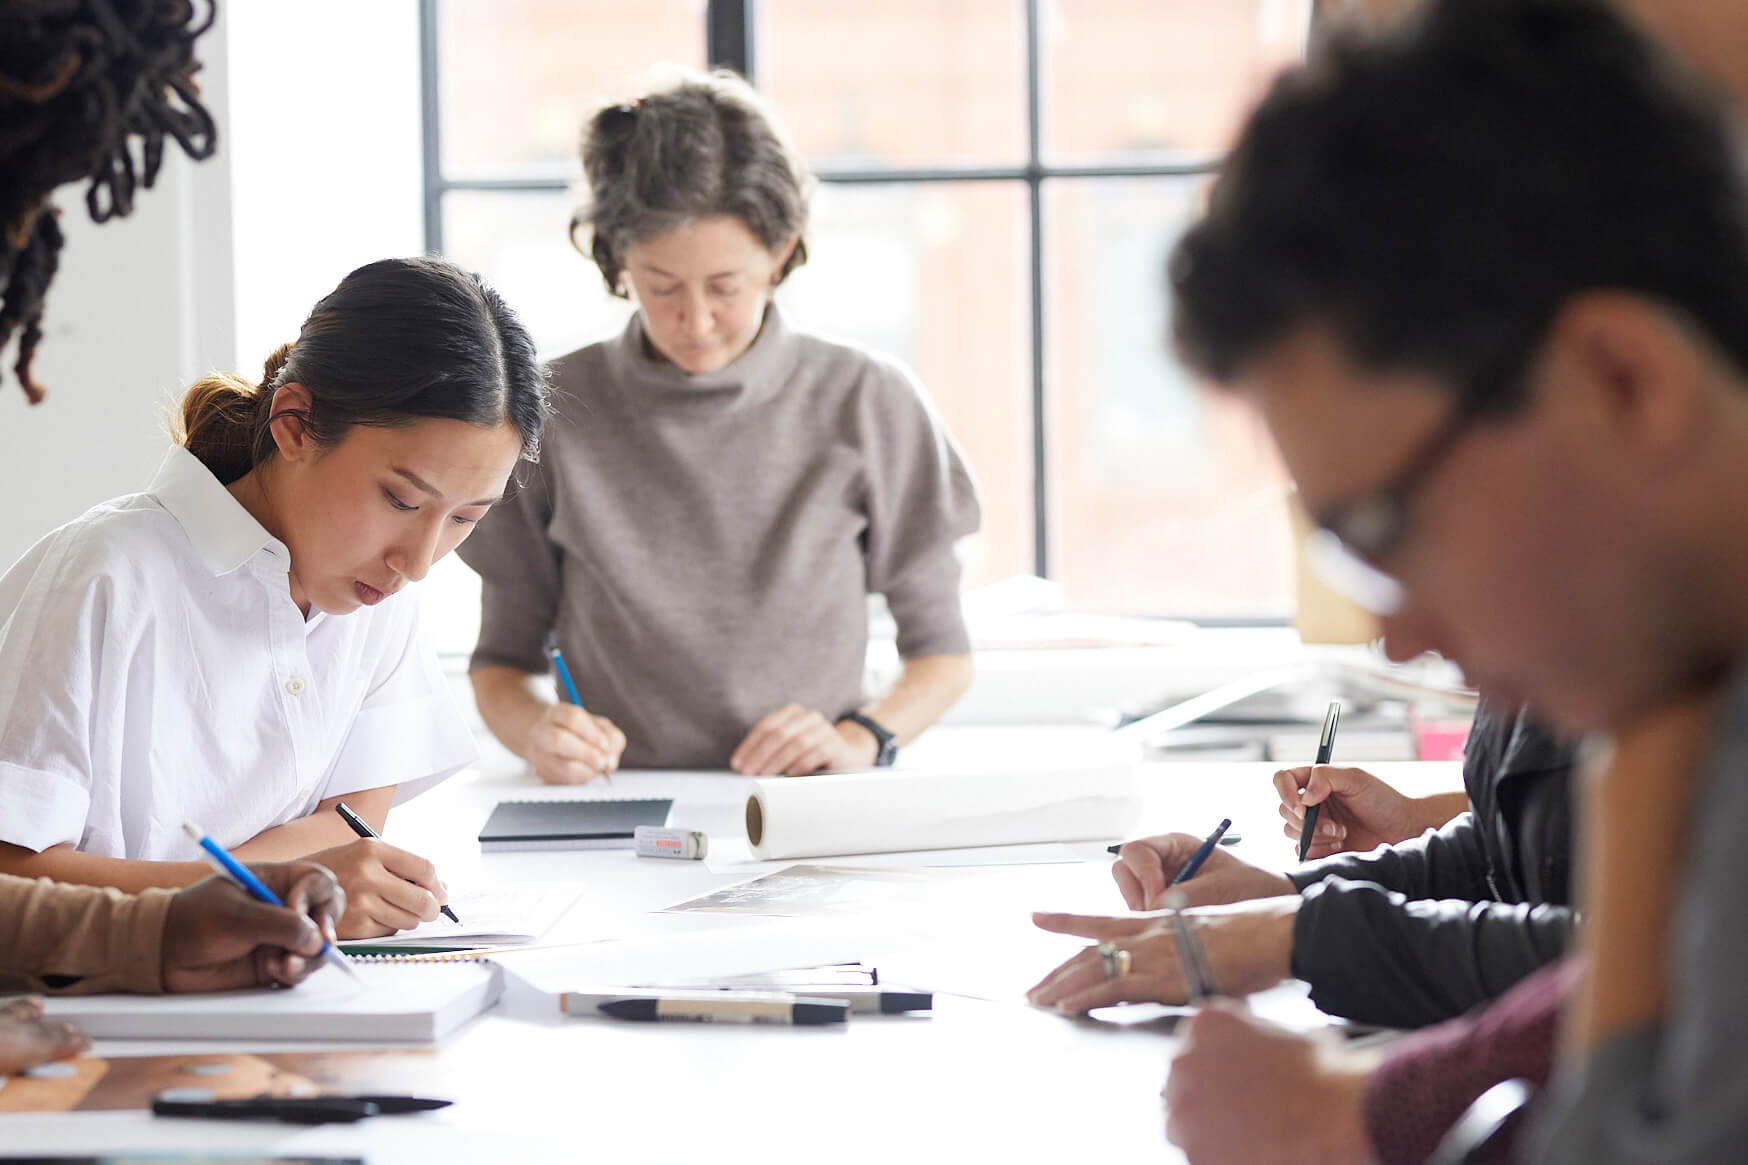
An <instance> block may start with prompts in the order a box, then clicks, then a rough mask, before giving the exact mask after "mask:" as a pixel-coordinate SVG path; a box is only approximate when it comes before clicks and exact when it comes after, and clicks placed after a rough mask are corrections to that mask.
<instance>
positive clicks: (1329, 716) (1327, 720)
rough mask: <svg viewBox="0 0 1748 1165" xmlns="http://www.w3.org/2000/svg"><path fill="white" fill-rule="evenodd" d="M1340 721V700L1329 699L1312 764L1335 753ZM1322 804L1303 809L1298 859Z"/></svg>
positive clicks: (1308, 848) (1302, 855)
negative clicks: (1303, 817) (1336, 731)
mask: <svg viewBox="0 0 1748 1165" xmlns="http://www.w3.org/2000/svg"><path fill="white" fill-rule="evenodd" d="M1339 723H1341V701H1339V700H1331V701H1329V711H1328V712H1327V713H1325V714H1324V717H1323V735H1322V736H1319V737H1318V738H1317V760H1316V761H1315V762H1314V764H1319V765H1326V764H1328V763H1329V758H1330V757H1331V756H1333V755H1334V753H1335V726H1336V725H1337V724H1339ZM1322 807H1323V806H1322V804H1321V802H1320V803H1318V804H1316V805H1310V806H1307V807H1306V809H1305V824H1304V825H1303V826H1301V827H1300V829H1299V860H1300V861H1304V860H1305V855H1306V854H1308V853H1310V852H1311V836H1312V834H1314V833H1316V832H1317V811H1318V810H1319V809H1321V808H1322Z"/></svg>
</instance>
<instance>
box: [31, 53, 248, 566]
mask: <svg viewBox="0 0 1748 1165" xmlns="http://www.w3.org/2000/svg"><path fill="white" fill-rule="evenodd" d="M203 44H205V45H206V51H205V52H203V53H202V58H203V60H204V61H205V64H206V68H205V71H204V72H203V73H202V75H201V83H202V86H203V88H204V89H205V91H206V92H207V94H208V95H209V96H210V97H211V99H212V107H213V109H214V111H215V114H217V115H218V116H219V120H220V134H221V139H220V140H221V143H222V142H223V140H224V138H223V136H222V135H223V134H224V131H225V126H224V124H223V110H224V105H225V93H226V84H225V83H226V79H227V74H228V61H227V54H226V53H225V52H224V47H223V30H222V29H215V30H213V32H211V33H209V34H208V36H207V40H206V42H203ZM221 149H222V145H221ZM164 159H165V160H164V167H163V170H162V171H161V172H160V174H159V177H158V183H157V185H156V186H155V187H154V188H153V189H151V190H147V191H141V192H140V194H139V197H138V200H137V201H136V203H135V209H134V213H133V215H132V216H131V217H129V218H127V219H122V220H116V221H111V222H109V223H107V224H105V225H103V226H101V227H100V226H97V225H95V224H94V223H92V222H91V220H90V218H89V216H88V215H87V214H86V212H85V205H84V194H85V188H84V184H83V183H80V184H78V185H73V186H65V187H62V188H61V190H60V191H59V192H58V193H57V194H56V196H55V198H54V203H55V205H56V206H57V207H59V208H60V210H61V212H62V214H61V229H62V230H63V232H64V233H65V234H66V236H67V244H66V247H65V248H64V249H63V250H62V252H61V266H60V274H59V275H58V276H57V277H56V279H55V282H54V284H53V285H52V286H51V287H50V289H49V297H48V302H47V308H46V311H45V315H44V320H43V330H44V333H45V335H44V338H43V343H42V346H41V347H40V348H39V349H38V353H37V361H36V375H37V379H38V380H39V381H40V382H41V383H42V384H44V385H45V386H46V387H47V388H48V392H49V396H48V399H47V400H46V401H44V402H43V403H42V404H41V405H39V406H37V407H35V408H30V407H29V406H27V405H26V404H25V401H24V394H23V393H22V392H20V391H19V390H18V389H17V388H16V387H15V386H13V385H12V384H11V383H10V382H11V379H12V378H11V375H10V365H11V364H12V362H13V359H14V356H15V350H14V346H8V348H7V350H6V352H5V353H4V359H5V363H6V364H7V365H8V375H7V377H6V380H7V384H6V387H5V388H4V391H0V431H3V432H4V433H5V434H6V437H5V450H6V455H5V456H4V457H3V458H0V496H4V497H7V498H8V499H11V501H10V504H8V505H6V506H4V507H0V560H4V561H6V562H10V561H11V560H12V559H14V558H16V557H18V555H19V554H21V553H23V551H24V550H25V549H26V548H27V547H29V545H30V544H31V543H32V542H34V541H35V540H36V539H37V538H39V537H41V536H42V535H43V534H44V533H46V532H47V531H49V530H50V529H52V528H54V527H55V526H57V525H59V524H60V523H62V522H64V521H66V520H68V519H69V518H72V517H74V516H75V515H77V514H78V513H80V512H81V511H83V510H84V509H86V508H87V507H89V506H91V505H92V504H94V503H96V502H99V501H102V500H103V499H104V498H107V497H112V496H114V495H115V494H119V493H125V492H127V491H129V490H135V489H138V488H140V487H141V486H142V485H143V484H144V483H145V482H146V480H147V479H148V478H149V477H150V475H151V472H152V470H153V469H154V468H155V467H156V465H157V463H158V460H159V459H160V458H161V457H162V456H163V452H164V446H165V436H164V427H163V417H164V407H165V404H166V403H167V402H168V401H169V400H170V399H171V397H172V396H173V394H174V393H175V392H176V390H177V389H178V388H179V387H180V386H182V385H184V384H186V383H187V382H188V381H189V380H190V379H192V378H193V377H194V376H196V375H197V374H198V373H199V372H200V370H201V369H203V368H205V367H207V366H209V365H211V364H215V363H220V364H222V363H228V362H229V361H230V359H231V357H232V353H233V352H234V350H235V347H236V335H235V316H234V313H233V310H232V286H231V252H230V228H229V224H230V173H229V168H228V166H227V165H225V163H224V160H223V159H222V157H221V158H215V159H212V160H210V161H208V162H205V163H202V164H200V165H199V166H195V165H193V164H191V163H189V161H188V160H187V158H186V157H185V156H184V155H183V154H182V153H181V152H180V150H178V149H177V148H176V147H175V146H174V145H171V146H168V147H167V148H166V149H165V151H164Z"/></svg>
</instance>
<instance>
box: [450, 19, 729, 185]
mask: <svg viewBox="0 0 1748 1165" xmlns="http://www.w3.org/2000/svg"><path fill="white" fill-rule="evenodd" d="M437 13H438V49H437V54H438V76H439V79H440V81H441V92H440V100H441V102H442V109H441V118H442V138H443V159H442V164H443V173H444V176H445V177H448V178H482V177H489V178H496V177H510V176H515V177H528V176H530V175H534V176H552V175H560V176H564V177H570V176H573V175H575V174H577V173H578V172H579V169H580V168H579V166H578V163H577V157H576V154H577V136H578V131H579V130H580V129H581V128H582V121H583V117H584V116H585V115H586V114H588V113H589V112H590V111H592V110H593V109H595V108H596V107H597V106H599V105H601V104H602V103H603V102H605V101H607V100H617V99H619V98H620V97H622V96H624V95H625V94H626V92H627V90H628V89H629V88H630V87H632V86H633V85H634V84H635V83H636V79H637V77H638V76H639V75H640V74H642V73H643V72H644V71H646V70H648V69H649V68H650V67H651V66H653V65H656V64H658V63H660V62H676V63H679V64H683V65H690V66H693V67H701V66H702V65H703V64H704V0H636V3H632V4H628V3H625V2H624V0H441V2H440V3H439V4H438V6H437Z"/></svg>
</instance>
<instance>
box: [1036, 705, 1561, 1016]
mask: <svg viewBox="0 0 1748 1165" xmlns="http://www.w3.org/2000/svg"><path fill="white" fill-rule="evenodd" d="M1573 753H1574V748H1573V746H1571V745H1569V744H1567V743H1565V742H1563V741H1561V740H1559V739H1558V738H1556V737H1555V736H1554V735H1553V734H1551V733H1550V732H1549V730H1548V729H1546V728H1545V727H1543V726H1542V725H1541V724H1539V723H1537V722H1536V721H1535V720H1534V719H1533V718H1531V717H1530V716H1529V715H1527V714H1526V713H1525V712H1523V711H1521V710H1515V709H1514V710H1506V709H1495V708H1493V707H1490V706H1489V705H1488V704H1487V703H1486V702H1485V701H1483V703H1482V705H1481V707H1480V708H1479V709H1478V710H1477V713H1476V718H1475V725H1474V728H1473V729H1472V730H1471V732H1470V736H1469V745H1468V748H1467V750H1466V753H1465V756H1464V763H1463V782H1464V786H1465V787H1466V789H1467V792H1468V797H1469V804H1470V808H1469V809H1468V811H1466V812H1462V813H1459V814H1457V816H1455V817H1454V818H1452V819H1451V820H1450V821H1449V822H1448V823H1446V824H1445V825H1444V826H1443V827H1441V828H1439V829H1437V830H1432V831H1428V832H1426V833H1424V834H1422V835H1421V836H1419V837H1415V838H1412V839H1410V840H1404V841H1399V842H1397V843H1396V844H1391V845H1383V846H1380V847H1378V848H1376V849H1374V850H1372V851H1371V852H1370V853H1365V854H1354V853H1338V854H1335V855H1334V856H1331V857H1327V858H1323V859H1322V860H1318V861H1312V862H1309V863H1307V864H1306V865H1304V866H1302V867H1300V868H1299V869H1298V870H1296V871H1294V872H1293V873H1291V874H1287V875H1281V874H1275V873H1271V872H1269V871H1267V870H1264V869H1261V868H1259V867H1257V866H1253V865H1251V864H1249V863H1248V862H1245V861H1244V860H1242V859H1240V858H1238V857H1235V856H1233V855H1232V854H1229V853H1225V852H1222V851H1216V852H1215V853H1214V854H1213V855H1211V856H1210V857H1209V859H1208V862H1207V864H1206V865H1204V866H1203V867H1202V869H1201V871H1200V872H1199V873H1198V874H1197V875H1196V876H1195V877H1194V878H1193V879H1191V880H1190V881H1188V882H1186V883H1184V885H1183V886H1182V887H1179V889H1181V890H1183V891H1185V892H1186V900H1187V902H1188V904H1189V905H1190V906H1191V907H1192V910H1191V911H1190V913H1193V914H1195V915H1197V916H1198V917H1197V926H1198V933H1199V935H1200V937H1201V939H1202V941H1203V945H1204V946H1205V947H1206V948H1207V951H1208V956H1209V959H1210V961H1211V962H1212V964H1213V970H1214V975H1215V979H1216V981H1217V983H1218V985H1219V987H1220V990H1221V991H1222V992H1223V993H1225V994H1243V993H1248V992H1250V991H1257V990H1261V989H1262V988H1264V987H1268V986H1272V985H1273V984H1275V983H1277V982H1279V981H1281V980H1282V979H1285V978H1288V977H1294V978H1299V979H1304V980H1305V981H1307V982H1308V983H1309V984H1310V985H1311V998H1312V1001H1313V1002H1315V1003H1316V1004H1317V1006H1318V1007H1319V1008H1321V1009H1322V1010H1324V1011H1326V1012H1328V1013H1330V1014H1332V1015H1340V1016H1346V1017H1348V1018H1350V1019H1353V1020H1357V1021H1360V1022H1363V1023H1375V1024H1383V1025H1387V1026H1390V1027H1421V1026H1424V1025H1427V1024H1432V1023H1437V1022H1440V1021H1443V1020H1446V1019H1450V1018H1452V1017H1454V1016H1457V1015H1461V1014H1462V1013H1463V1012H1465V1011H1468V1010H1469V1009H1470V1008H1472V1007H1474V1006H1476V1005H1477V1004H1480V1003H1484V1002H1486V1001H1488V1000H1491V999H1494V998H1497V997H1498V996H1499V995H1501V994H1503V993H1504V992H1505V991H1506V990H1507V989H1508V988H1509V987H1511V986H1512V985H1513V984H1514V983H1516V982H1518V981H1519V980H1520V979H1522V978H1524V977H1525V976H1527V975H1529V974H1530V973H1531V972H1533V971H1535V970H1536V969H1538V968H1540V967H1542V966H1545V965H1547V964H1548V963H1551V962H1553V961H1555V960H1556V959H1558V958H1559V957H1560V956H1561V955H1562V954H1563V953H1565V951H1566V948H1567V945H1568V942H1569V940H1570V936H1571V929H1572V922H1573V912H1572V909H1571V891H1570V887H1571V867H1572V848H1573V844H1572V826H1571V813H1570V783H1571V772H1572V761H1573ZM1325 771H1326V770H1303V769H1301V770H1287V771H1285V772H1283V773H1281V774H1278V776H1277V782H1276V783H1277V787H1278V788H1280V790H1281V794H1282V799H1283V816H1285V817H1286V818H1287V819H1288V825H1287V834H1288V836H1289V837H1294V838H1296V837H1297V836H1298V834H1299V828H1298V823H1299V821H1300V819H1301V817H1302V813H1303V807H1304V805H1305V804H1308V803H1311V802H1322V803H1324V804H1325V806H1326V809H1325V811H1324V812H1323V814H1322V817H1323V819H1324V820H1325V821H1327V822H1328V826H1327V827H1326V826H1325V825H1324V824H1322V823H1320V824H1319V826H1318V835H1319V838H1320V839H1328V838H1335V839H1343V840H1346V839H1365V840H1369V839H1371V838H1373V837H1382V838H1389V837H1391V836H1392V835H1393V831H1397V830H1400V828H1401V824H1400V822H1401V821H1402V820H1404V815H1403V814H1401V813H1400V812H1399V811H1397V812H1392V809H1394V810H1399V809H1400V807H1401V805H1402V803H1403V801H1402V798H1400V796H1399V795H1397V794H1395V793H1394V790H1391V789H1389V786H1387V785H1385V784H1384V783H1383V782H1381V781H1378V780H1377V778H1375V777H1371V776H1370V775H1369V774H1366V773H1363V772H1360V771H1358V770H1347V771H1346V773H1347V776H1346V778H1345V779H1343V780H1341V781H1339V782H1338V783H1337V784H1336V785H1335V786H1333V787H1332V786H1331V784H1330V782H1329V781H1327V780H1320V779H1319V777H1318V774H1321V773H1323V772H1325ZM1301 781H1303V782H1304V784H1305V786H1306V788H1305V789H1304V790H1303V791H1301V790H1300V789H1299V788H1298V787H1297V786H1298V785H1299V784H1300V782H1301ZM1396 835H1397V836H1399V833H1397V834H1396ZM1200 842H1201V839H1200V838H1196V837H1192V836H1189V835H1187V834H1167V835H1164V836H1161V837H1152V838H1146V839H1144V840H1141V841H1134V842H1130V843H1128V844H1127V845H1125V846H1124V847H1123V850H1122V852H1121V855H1120V857H1119V859H1118V861H1117V863H1116V865H1115V866H1114V867H1113V870H1112V873H1113V876H1114V877H1115V878H1116V880H1117V882H1118V885H1119V886H1120V887H1121V888H1122V890H1123V895H1124V898H1125V899H1126V900H1127V902H1128V904H1129V906H1130V907H1131V908H1132V909H1136V910H1145V909H1153V908H1156V907H1158V906H1160V905H1161V904H1162V898H1163V893H1164V889H1165V886H1166V884H1167V883H1168V882H1169V881H1170V879H1171V877H1172V876H1173V875H1175V874H1176V872H1177V870H1178V869H1179V868H1180V867H1181V866H1182V865H1183V863H1184V862H1185V861H1186V860H1188V858H1189V856H1190V854H1191V853H1193V852H1194V850H1195V849H1196V847H1197V846H1198V845H1199V844H1200ZM1320 846H1321V848H1322V849H1323V850H1324V851H1325V852H1327V851H1328V849H1329V848H1330V845H1329V842H1328V841H1326V840H1320ZM1035 921H1036V922H1037V923H1038V925H1039V926H1041V927H1043V928H1044V929H1046V930H1052V931H1058V932H1061V933H1065V934H1075V935H1080V936H1082V937H1085V938H1091V939H1097V940H1101V941H1110V942H1113V943H1115V944H1116V945H1117V946H1118V947H1120V948H1122V949H1125V950H1127V951H1128V952H1129V953H1130V971H1129V974H1127V975H1124V976H1121V977H1118V978H1107V976H1106V974H1105V968H1104V960H1103V959H1101V958H1100V956H1099V954H1098V952H1097V949H1096V948H1088V949H1087V950H1086V951H1083V952H1081V953H1080V954H1077V955H1076V956H1074V957H1073V958H1071V959H1069V960H1068V961H1067V962H1066V963H1064V964H1062V966H1060V967H1058V968H1057V969H1056V970H1055V971H1053V972H1052V973H1051V974H1050V975H1048V976H1046V977H1045V979H1044V980H1043V981H1042V982H1040V983H1039V984H1038V985H1037V986H1036V987H1034V988H1033V989H1032V991H1031V993H1030V996H1029V997H1030V998H1031V1000H1032V1002H1034V1003H1036V1004H1038V1005H1039V1006H1045V1007H1056V1008H1058V1009H1060V1010H1064V1011H1069V1012H1083V1011H1087V1010H1089V1009H1091V1008H1094V1007H1104V1006H1107V1005H1109V1004H1112V1003H1119V1002H1126V1001H1139V1000H1151V1001H1156V1002H1161V1003H1181V1002H1183V1001H1184V1000H1185V998H1186V989H1185V986H1184V983H1183V979H1182V976H1181V974H1180V971H1179V968H1178V962H1177V955H1176V943H1175V938H1174V935H1173V933H1172V931H1171V929H1170V923H1169V921H1167V920H1162V919H1159V918H1155V917H1139V918H1134V917H1132V918H1098V917H1086V916H1080V915H1064V914H1039V915H1036V916H1035Z"/></svg>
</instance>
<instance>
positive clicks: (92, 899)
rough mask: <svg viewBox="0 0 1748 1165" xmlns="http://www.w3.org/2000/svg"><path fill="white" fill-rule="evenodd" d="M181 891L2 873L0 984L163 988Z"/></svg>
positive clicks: (54, 989) (82, 991) (9, 987)
mask: <svg viewBox="0 0 1748 1165" xmlns="http://www.w3.org/2000/svg"><path fill="white" fill-rule="evenodd" d="M173 894H174V892H173V891H170V890H147V891H146V892H145V893H143V894H123V893H121V892H120V891H119V890H114V889H110V888H108V887H98V886H69V885H64V884H62V883H58V882H51V881H49V880H48V879H47V878H37V879H34V880H33V879H28V878H14V877H7V876H4V875H0V990H5V991H36V992H48V993H51V994H64V995H87V994H93V993H96V992H101V991H138V992H146V993H153V994H155V993H158V992H161V991H163V990H164V977H163V941H164V921H165V919H166V917H167V916H168V914H169V911H170V899H171V897H172V896H173Z"/></svg>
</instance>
